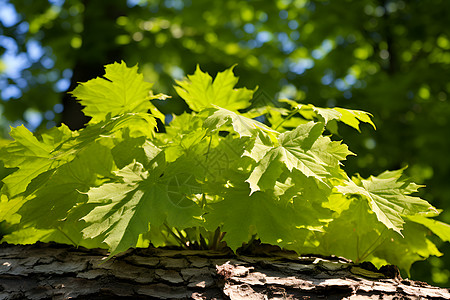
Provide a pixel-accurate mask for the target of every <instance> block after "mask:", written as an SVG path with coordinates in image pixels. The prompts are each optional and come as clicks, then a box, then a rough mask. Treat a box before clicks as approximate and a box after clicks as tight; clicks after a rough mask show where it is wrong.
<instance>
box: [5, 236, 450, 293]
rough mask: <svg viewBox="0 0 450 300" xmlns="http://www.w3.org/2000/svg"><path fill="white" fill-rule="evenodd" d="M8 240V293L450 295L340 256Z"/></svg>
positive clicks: (394, 271)
mask: <svg viewBox="0 0 450 300" xmlns="http://www.w3.org/2000/svg"><path fill="white" fill-rule="evenodd" d="M269 250H271V251H266V250H263V251H259V252H258V251H254V255H256V256H248V255H241V256H235V255H233V254H232V253H230V252H223V251H222V252H217V251H197V250H171V249H154V248H149V249H135V250H130V251H128V252H126V253H124V254H122V255H120V256H118V257H114V258H112V259H110V260H106V252H105V251H104V250H98V249H90V250H88V249H84V248H78V249H75V248H73V247H70V246H65V245H56V244H36V245H29V246H14V245H6V244H3V245H1V246H0V299H189V298H191V299H450V291H449V290H448V289H443V288H437V287H432V286H429V285H427V284H426V283H422V282H415V281H410V280H408V279H402V278H401V277H400V276H399V274H398V271H397V269H396V268H395V267H392V266H390V267H385V268H382V269H381V270H376V269H375V268H374V267H373V266H372V265H371V264H360V265H356V264H353V263H351V262H349V261H347V260H345V259H343V258H339V257H327V258H325V257H322V258H320V257H298V256H296V255H294V254H293V253H289V252H283V251H277V250H276V249H275V250H274V249H273V248H271V249H269Z"/></svg>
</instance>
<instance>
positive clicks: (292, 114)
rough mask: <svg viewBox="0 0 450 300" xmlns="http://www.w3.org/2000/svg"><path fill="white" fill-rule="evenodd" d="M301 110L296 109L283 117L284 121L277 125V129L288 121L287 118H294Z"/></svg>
mask: <svg viewBox="0 0 450 300" xmlns="http://www.w3.org/2000/svg"><path fill="white" fill-rule="evenodd" d="M299 111H300V109H299V108H296V109H294V110H293V111H292V112H291V113H290V114H289V115H288V116H287V117H286V118H284V119H283V121H281V122H280V124H278V125H277V127H275V130H277V129H278V128H279V127H280V126H281V125H283V124H284V122H286V121H287V120H289V119H290V118H292V116H294V115H295V114H296V113H298V112H299Z"/></svg>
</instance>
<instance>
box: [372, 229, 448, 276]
mask: <svg viewBox="0 0 450 300" xmlns="http://www.w3.org/2000/svg"><path fill="white" fill-rule="evenodd" d="M402 232H403V235H404V237H401V236H399V235H398V234H396V233H395V232H392V231H390V232H387V233H385V237H384V239H383V240H384V242H383V243H381V244H380V245H379V247H377V248H376V249H375V250H374V252H373V256H374V258H379V259H381V260H382V261H381V262H377V260H376V259H370V260H372V261H373V262H374V264H375V265H376V266H377V267H380V266H381V265H382V264H387V263H389V264H394V265H396V266H398V267H399V268H401V269H403V270H405V271H406V273H407V274H408V276H410V274H409V270H410V268H411V266H412V264H413V263H414V262H416V261H419V260H425V259H427V258H428V257H429V256H431V255H434V256H442V253H441V252H440V251H439V250H438V249H437V247H436V245H435V244H434V243H433V242H431V241H430V240H429V239H428V238H427V237H428V236H429V232H428V229H427V228H426V227H425V226H422V225H421V224H418V223H415V222H411V221H409V220H406V222H405V224H404V230H403V231H402Z"/></svg>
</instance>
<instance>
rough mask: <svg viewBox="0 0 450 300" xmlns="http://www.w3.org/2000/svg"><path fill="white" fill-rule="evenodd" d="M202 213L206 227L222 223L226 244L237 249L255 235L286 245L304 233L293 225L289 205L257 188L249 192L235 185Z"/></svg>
mask: <svg viewBox="0 0 450 300" xmlns="http://www.w3.org/2000/svg"><path fill="white" fill-rule="evenodd" d="M208 208H209V210H210V211H209V212H208V214H206V215H205V219H206V225H205V226H207V228H209V229H210V230H215V228H217V227H218V226H222V231H224V232H226V235H225V239H224V240H225V241H226V242H227V245H228V246H229V247H230V248H231V249H233V250H236V249H237V248H239V247H240V246H241V245H242V243H245V242H248V241H249V240H250V239H251V238H252V236H253V235H257V236H258V237H259V238H260V239H261V241H262V242H264V243H271V244H273V245H277V244H278V245H285V244H287V243H289V242H290V243H293V242H295V241H298V242H299V243H302V242H303V239H304V237H305V233H304V232H303V231H302V230H301V229H296V227H295V225H296V224H297V223H296V222H295V221H297V222H300V220H299V219H297V220H295V221H294V218H293V213H292V208H291V207H289V206H286V205H281V204H277V201H276V200H275V199H273V198H272V197H271V196H270V194H267V193H264V192H256V193H253V194H252V195H251V196H249V195H248V190H247V189H246V188H243V189H242V190H240V191H239V189H238V188H235V189H234V190H233V191H229V192H228V193H226V194H225V195H224V197H223V200H222V201H219V202H217V203H212V204H210V205H208Z"/></svg>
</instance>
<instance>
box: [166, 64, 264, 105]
mask: <svg viewBox="0 0 450 300" xmlns="http://www.w3.org/2000/svg"><path fill="white" fill-rule="evenodd" d="M233 68H234V66H233V67H231V68H229V69H227V70H225V71H223V72H219V73H217V76H216V78H215V79H214V81H213V79H212V77H211V76H210V75H209V74H208V73H204V72H203V71H202V70H200V67H199V66H197V69H196V70H195V73H194V74H193V75H188V76H187V78H186V79H184V80H183V81H176V83H177V84H178V86H175V90H176V91H177V93H178V95H180V97H181V98H183V99H184V101H186V103H187V105H189V108H190V109H192V110H193V111H201V110H202V109H204V108H208V107H211V106H212V105H217V106H220V107H222V108H225V109H229V110H232V111H237V110H238V109H244V108H247V107H248V106H249V105H250V100H251V99H252V97H253V93H254V92H255V90H256V89H257V88H255V90H249V89H247V88H239V89H235V88H234V87H235V85H236V84H237V82H238V80H239V78H238V77H235V76H234V74H233Z"/></svg>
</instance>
